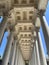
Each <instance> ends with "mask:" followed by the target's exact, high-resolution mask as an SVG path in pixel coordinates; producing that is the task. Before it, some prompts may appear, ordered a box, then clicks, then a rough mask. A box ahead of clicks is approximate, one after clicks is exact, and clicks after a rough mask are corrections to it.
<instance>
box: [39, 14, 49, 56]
mask: <svg viewBox="0 0 49 65" xmlns="http://www.w3.org/2000/svg"><path fill="white" fill-rule="evenodd" d="M39 17H40V20H41V26H42V30H43V33H44V38H45V42H46V46H47V50H48V55H49V34H48V33H49V30H48V29H47V25H46V24H45V22H44V19H43V15H42V13H41V14H40V15H39Z"/></svg>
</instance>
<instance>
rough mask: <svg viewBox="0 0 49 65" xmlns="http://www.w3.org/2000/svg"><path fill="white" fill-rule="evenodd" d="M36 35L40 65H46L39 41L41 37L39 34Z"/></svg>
mask: <svg viewBox="0 0 49 65" xmlns="http://www.w3.org/2000/svg"><path fill="white" fill-rule="evenodd" d="M37 35H38V47H39V53H40V61H41V65H47V62H46V57H45V54H44V50H43V46H42V41H41V37H40V33H38V34H37Z"/></svg>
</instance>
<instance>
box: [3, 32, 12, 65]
mask: <svg viewBox="0 0 49 65" xmlns="http://www.w3.org/2000/svg"><path fill="white" fill-rule="evenodd" d="M12 43H13V33H12V32H11V33H10V34H9V37H8V41H7V46H6V50H5V53H4V56H3V60H2V65H8V64H9V57H10V53H11V47H12Z"/></svg>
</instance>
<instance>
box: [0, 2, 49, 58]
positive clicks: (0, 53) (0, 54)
mask: <svg viewBox="0 0 49 65" xmlns="http://www.w3.org/2000/svg"><path fill="white" fill-rule="evenodd" d="M45 18H46V20H47V21H46V22H47V24H48V27H49V1H48V5H47V8H46V12H45ZM2 20H3V17H2V16H0V23H1V22H2ZM40 35H41V39H42V45H43V50H44V52H45V55H47V48H46V44H45V40H44V35H43V30H42V27H40ZM7 37H8V32H7V31H6V32H5V34H4V37H3V40H2V44H1V46H0V59H2V57H3V54H4V51H5V48H6V45H7Z"/></svg>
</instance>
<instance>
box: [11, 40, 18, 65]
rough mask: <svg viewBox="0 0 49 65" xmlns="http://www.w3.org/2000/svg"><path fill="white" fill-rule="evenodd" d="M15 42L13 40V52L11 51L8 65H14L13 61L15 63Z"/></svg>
mask: <svg viewBox="0 0 49 65" xmlns="http://www.w3.org/2000/svg"><path fill="white" fill-rule="evenodd" d="M16 41H17V40H14V43H13V49H12V50H13V51H12V57H11V61H10V65H14V61H15V54H16V43H17V42H16Z"/></svg>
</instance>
